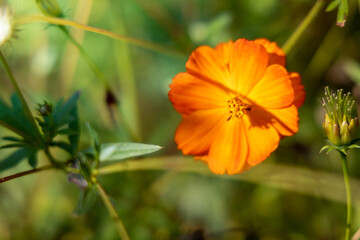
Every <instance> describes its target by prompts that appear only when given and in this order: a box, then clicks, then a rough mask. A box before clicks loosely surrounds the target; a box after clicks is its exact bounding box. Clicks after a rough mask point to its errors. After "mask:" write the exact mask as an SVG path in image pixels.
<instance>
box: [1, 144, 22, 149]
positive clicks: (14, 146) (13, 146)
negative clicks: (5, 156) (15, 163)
mask: <svg viewBox="0 0 360 240" xmlns="http://www.w3.org/2000/svg"><path fill="white" fill-rule="evenodd" d="M24 146H25V145H24V143H11V144H6V145H3V146H1V147H0V150H1V149H5V148H18V147H24Z"/></svg>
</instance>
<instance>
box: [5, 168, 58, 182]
mask: <svg viewBox="0 0 360 240" xmlns="http://www.w3.org/2000/svg"><path fill="white" fill-rule="evenodd" d="M53 168H54V167H53V166H51V165H48V166H43V167H39V168H34V169H31V170H27V171H24V172H19V173H15V174H13V175H9V176H6V177H3V178H0V183H4V182H7V181H10V180H13V179H16V178H19V177H22V176H26V175H30V174H33V173H37V172H41V171H45V170H49V169H53Z"/></svg>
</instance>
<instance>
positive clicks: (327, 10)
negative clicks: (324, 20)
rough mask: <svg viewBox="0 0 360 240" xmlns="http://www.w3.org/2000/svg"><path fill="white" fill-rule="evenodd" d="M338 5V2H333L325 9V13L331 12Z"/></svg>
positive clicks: (336, 0)
mask: <svg viewBox="0 0 360 240" xmlns="http://www.w3.org/2000/svg"><path fill="white" fill-rule="evenodd" d="M338 5H339V0H334V1H332V2H331V3H329V5H328V6H327V7H326V9H325V12H331V11H332V10H334V9H335V8H336V7H337V6H338Z"/></svg>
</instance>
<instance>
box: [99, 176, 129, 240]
mask: <svg viewBox="0 0 360 240" xmlns="http://www.w3.org/2000/svg"><path fill="white" fill-rule="evenodd" d="M95 188H96V190H97V192H98V193H99V195H100V197H101V199H102V201H103V202H104V204H105V207H106V209H107V210H108V212H109V214H110V216H111V218H112V220H113V221H114V223H115V225H116V228H117V230H118V233H119V236H120V237H121V239H122V240H129V239H130V238H129V236H128V234H127V232H126V229H125V227H124V224H123V223H122V221H121V219H120V217H119V215H118V214H117V212H116V210H115V208H114V206H113V204H112V203H111V201H110V198H109V196H108V195H107V193H106V192H105V190H104V188H103V187H102V186H101V185H100V184H99V183H98V182H96V183H95Z"/></svg>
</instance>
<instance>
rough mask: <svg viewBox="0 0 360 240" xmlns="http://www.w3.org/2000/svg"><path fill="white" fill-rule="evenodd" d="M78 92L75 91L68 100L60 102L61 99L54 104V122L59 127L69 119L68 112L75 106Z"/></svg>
mask: <svg viewBox="0 0 360 240" xmlns="http://www.w3.org/2000/svg"><path fill="white" fill-rule="evenodd" d="M79 96H80V92H76V93H75V94H74V95H72V96H71V97H70V98H69V100H68V101H67V102H66V103H64V104H62V100H60V101H59V103H58V104H57V105H56V106H55V109H54V112H53V119H54V123H55V125H56V126H57V127H61V126H63V125H64V124H66V123H68V122H69V121H70V119H69V118H70V117H71V116H70V113H71V112H72V111H73V109H74V108H75V107H76V102H77V100H78V99H79Z"/></svg>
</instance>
